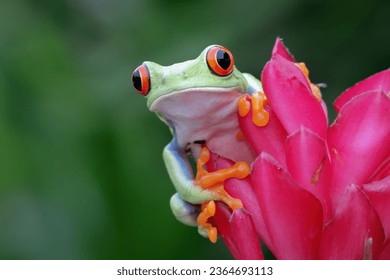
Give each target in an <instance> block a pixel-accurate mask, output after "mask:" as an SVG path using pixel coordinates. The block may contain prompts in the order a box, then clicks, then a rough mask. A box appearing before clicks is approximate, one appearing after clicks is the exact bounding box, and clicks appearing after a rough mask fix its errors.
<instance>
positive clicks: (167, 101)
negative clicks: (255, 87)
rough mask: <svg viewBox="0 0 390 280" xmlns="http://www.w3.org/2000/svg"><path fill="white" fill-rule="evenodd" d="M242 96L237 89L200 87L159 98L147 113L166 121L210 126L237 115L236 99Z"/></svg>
mask: <svg viewBox="0 0 390 280" xmlns="http://www.w3.org/2000/svg"><path fill="white" fill-rule="evenodd" d="M242 94H243V93H242V92H241V90H240V89H239V88H238V87H227V88H222V87H218V88H216V87H202V88H189V89H185V90H180V91H174V92H171V93H168V94H165V95H163V96H160V97H159V98H157V99H156V100H154V102H153V103H152V104H151V106H150V110H151V111H153V112H157V113H159V115H160V116H161V117H162V118H164V119H165V120H166V121H168V122H174V123H176V122H181V123H183V122H199V121H201V120H205V119H207V120H208V121H209V122H210V123H213V122H215V121H221V120H223V119H224V118H225V117H227V116H229V115H231V114H232V113H234V114H235V113H236V112H237V99H238V98H239V97H240V96H241V95H242Z"/></svg>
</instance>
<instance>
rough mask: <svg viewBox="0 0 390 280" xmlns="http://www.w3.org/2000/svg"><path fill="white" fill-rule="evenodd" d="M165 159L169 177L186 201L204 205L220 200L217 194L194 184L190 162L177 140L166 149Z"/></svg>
mask: <svg viewBox="0 0 390 280" xmlns="http://www.w3.org/2000/svg"><path fill="white" fill-rule="evenodd" d="M163 158H164V162H165V166H166V168H167V170H168V174H169V177H170V178H171V181H172V183H173V185H174V186H175V189H176V191H177V192H178V193H179V195H180V197H181V198H182V199H183V200H184V201H187V202H189V203H191V204H202V203H203V202H205V201H209V200H219V196H218V194H217V193H216V192H214V191H211V190H207V189H203V188H202V187H201V186H200V185H195V184H194V175H193V171H192V168H191V165H190V162H189V160H188V158H187V156H186V155H185V152H184V151H183V150H182V149H181V148H180V147H179V145H178V144H177V141H176V139H175V138H174V139H173V140H172V141H171V142H170V143H169V144H168V145H167V146H166V147H165V148H164V152H163Z"/></svg>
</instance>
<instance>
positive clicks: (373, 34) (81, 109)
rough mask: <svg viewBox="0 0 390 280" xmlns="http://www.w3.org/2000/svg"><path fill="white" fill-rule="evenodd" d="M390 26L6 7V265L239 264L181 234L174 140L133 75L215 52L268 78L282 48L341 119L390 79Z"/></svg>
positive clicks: (244, 13)
mask: <svg viewBox="0 0 390 280" xmlns="http://www.w3.org/2000/svg"><path fill="white" fill-rule="evenodd" d="M389 14H390V1H386V0H383V1H379V0H378V1H375V0H370V1H349V2H348V1H347V2H344V1H340V0H337V1H319V0H314V1H310V0H297V1H282V0H273V1H238V0H230V1H188V0H187V1H179V0H164V1H157V0H154V1H153V0H145V1H131V0H130V1H125V0H118V1H104V0H96V1H93V0H80V1H77V0H57V1H51V0H42V1H27V0H25V1H23V0H17V1H12V0H2V1H1V2H0V258H1V259H215V258H217V259H225V258H227V259H229V258H231V256H230V254H229V252H228V251H227V250H226V249H225V247H224V245H223V243H222V242H221V241H219V242H218V244H217V245H212V244H210V242H208V240H206V239H203V238H202V237H200V236H199V235H198V234H197V232H196V230H195V229H194V228H190V227H186V226H184V225H181V224H180V223H179V222H177V221H176V220H174V218H173V216H172V214H171V212H170V208H169V204H168V201H169V198H170V196H171V195H172V194H173V193H174V189H173V186H172V184H171V183H170V181H169V178H168V176H167V173H166V170H165V167H164V164H163V161H162V157H161V153H162V149H163V147H164V146H165V145H166V144H167V143H168V142H169V141H170V139H171V136H170V133H169V131H168V129H167V128H166V127H165V126H164V124H163V123H161V122H160V121H159V120H158V119H157V117H156V116H155V115H154V114H152V113H150V112H149V111H148V110H147V108H146V105H145V100H144V99H143V98H142V97H141V96H140V95H139V94H137V93H136V92H135V90H133V89H132V87H131V84H130V75H131V73H132V71H133V69H134V68H135V67H137V66H138V65H139V64H141V63H142V61H144V60H151V61H155V62H158V63H160V64H162V65H169V64H172V63H175V62H180V61H184V60H187V59H192V58H195V57H196V56H198V54H199V53H200V52H201V51H202V50H203V49H204V48H205V47H206V46H208V45H210V44H214V43H216V44H221V45H223V46H226V47H228V48H229V49H230V50H231V51H232V52H233V54H234V56H235V60H236V65H237V68H238V69H240V70H241V71H245V72H250V73H252V74H254V75H256V76H259V74H260V72H261V69H262V67H263V65H264V64H265V62H266V61H267V60H268V59H269V57H270V53H271V49H272V46H273V44H274V41H275V38H276V36H281V37H282V38H284V40H285V43H286V45H287V46H288V47H289V48H290V50H291V51H292V53H293V54H294V55H295V57H296V58H297V60H299V61H305V62H306V64H307V65H308V67H309V69H310V71H311V79H312V81H313V82H324V83H327V85H328V88H327V89H325V90H323V95H324V99H325V100H326V101H327V103H328V107H329V108H330V107H331V102H332V101H333V100H334V98H335V97H336V96H337V95H338V94H339V93H341V92H342V91H343V89H346V88H347V87H349V86H351V85H352V84H354V83H355V82H357V81H359V80H361V79H362V78H364V77H367V76H369V75H371V74H373V73H375V72H378V71H380V70H383V69H385V68H387V67H389V62H390V57H389V50H390V31H389V30H390V24H389V19H388V17H389ZM333 116H334V115H333ZM286 238H288V233H287V234H286Z"/></svg>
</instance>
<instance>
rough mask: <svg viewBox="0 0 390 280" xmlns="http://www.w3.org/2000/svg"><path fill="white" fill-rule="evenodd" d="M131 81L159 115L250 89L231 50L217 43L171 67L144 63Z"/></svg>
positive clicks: (149, 106)
mask: <svg viewBox="0 0 390 280" xmlns="http://www.w3.org/2000/svg"><path fill="white" fill-rule="evenodd" d="M132 82H133V86H134V87H135V89H136V90H137V91H138V92H139V93H140V94H142V95H144V96H145V97H146V99H147V106H148V108H149V109H150V110H151V111H156V112H158V113H159V115H160V116H161V115H169V114H170V113H172V111H176V110H178V109H179V108H180V109H182V110H183V111H184V110H186V109H189V108H194V102H195V103H199V104H201V103H204V102H198V101H201V100H203V101H204V99H206V100H210V98H211V100H210V101H211V102H216V101H217V100H220V99H225V98H223V97H222V98H221V96H223V95H225V96H226V95H227V96H229V95H230V96H232V95H234V96H236V95H237V93H244V92H246V91H247V89H248V84H247V82H246V79H245V77H244V76H243V74H242V73H241V72H240V71H238V70H237V69H236V67H235V66H234V58H233V55H232V54H231V52H230V51H229V50H227V49H226V48H224V47H222V46H218V45H212V46H209V47H207V48H206V49H205V50H204V51H203V52H202V53H201V54H200V55H199V56H198V57H197V58H196V59H194V60H189V61H185V62H182V63H177V64H173V65H171V66H161V65H159V64H157V63H154V62H149V61H147V62H144V63H143V64H142V65H141V66H139V67H138V68H136V69H135V71H134V72H133V75H132ZM168 104H169V105H168ZM190 106H191V107H190ZM180 109H179V111H182V110H180ZM192 117H193V116H192Z"/></svg>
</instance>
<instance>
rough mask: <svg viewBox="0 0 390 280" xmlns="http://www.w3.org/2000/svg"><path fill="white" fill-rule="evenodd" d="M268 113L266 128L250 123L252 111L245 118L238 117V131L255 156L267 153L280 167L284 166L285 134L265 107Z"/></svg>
mask: <svg viewBox="0 0 390 280" xmlns="http://www.w3.org/2000/svg"><path fill="white" fill-rule="evenodd" d="M265 109H266V111H267V112H268V113H269V116H270V118H269V122H268V124H267V125H266V126H263V127H258V126H256V125H255V124H253V122H252V110H250V112H249V114H248V115H246V116H245V117H240V116H238V119H239V124H240V129H241V131H242V132H243V133H244V135H245V139H246V141H248V142H249V144H250V145H251V146H252V147H253V149H254V150H255V152H256V154H260V153H262V152H267V153H269V154H271V155H273V156H274V157H275V159H276V160H277V161H278V162H279V163H280V164H281V165H282V166H284V167H285V166H286V155H285V154H286V140H285V139H286V137H287V132H286V130H285V129H284V127H283V125H282V124H281V123H280V121H279V119H278V118H277V116H276V115H275V113H274V112H273V111H272V110H271V109H270V108H269V107H268V106H266V107H265Z"/></svg>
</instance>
